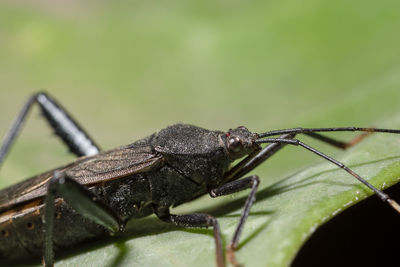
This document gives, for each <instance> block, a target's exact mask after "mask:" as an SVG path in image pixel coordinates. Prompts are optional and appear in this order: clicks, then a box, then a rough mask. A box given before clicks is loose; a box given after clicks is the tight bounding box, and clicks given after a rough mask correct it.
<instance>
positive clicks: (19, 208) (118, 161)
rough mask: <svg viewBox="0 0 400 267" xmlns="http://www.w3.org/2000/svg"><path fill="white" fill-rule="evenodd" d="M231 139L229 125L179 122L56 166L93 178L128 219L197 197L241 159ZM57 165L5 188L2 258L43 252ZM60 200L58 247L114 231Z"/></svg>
mask: <svg viewBox="0 0 400 267" xmlns="http://www.w3.org/2000/svg"><path fill="white" fill-rule="evenodd" d="M193 136H196V138H193ZM249 137H251V136H249ZM225 139H226V135H225V133H223V132H219V131H209V130H205V129H202V128H199V127H195V126H191V125H184V124H177V125H173V126H170V127H167V128H165V129H163V130H161V131H159V132H157V133H155V134H153V135H151V136H149V137H147V138H144V139H142V140H139V141H137V142H135V143H133V144H130V145H127V146H124V147H120V148H117V149H114V150H111V151H109V152H103V153H100V154H97V155H95V156H91V157H82V158H79V159H78V160H77V161H76V162H74V163H72V164H70V165H67V166H64V167H61V168H58V169H57V170H58V171H61V172H64V173H65V174H66V175H68V176H69V177H71V178H73V179H74V180H75V181H77V182H79V183H80V184H84V185H87V186H88V187H89V188H90V190H91V191H92V192H93V193H94V194H96V195H97V196H98V197H99V198H101V199H102V200H103V202H105V203H107V204H108V205H109V206H110V207H111V209H112V210H114V212H116V213H117V215H118V216H119V217H120V218H121V219H122V220H123V222H126V221H128V220H130V219H133V218H140V217H144V216H148V215H150V214H152V213H153V212H155V211H156V210H158V211H162V210H163V209H168V208H169V207H171V206H177V205H179V204H181V203H184V202H187V201H190V200H192V199H194V198H197V197H198V196H200V195H203V194H205V193H207V192H209V190H210V189H212V188H215V187H217V186H218V185H219V184H220V183H221V177H223V175H224V173H225V172H226V171H227V170H228V168H229V165H230V163H231V162H232V161H233V160H234V158H232V157H230V156H229V155H228V153H227V151H226V148H225ZM53 173H54V170H52V171H49V172H46V173H44V174H41V175H38V176H35V177H32V178H30V179H28V180H25V181H23V182H21V183H19V184H16V185H14V186H11V187H9V188H6V189H3V190H1V191H0V233H1V236H0V237H1V242H0V257H1V258H8V259H13V258H14V259H15V258H21V257H26V256H29V255H30V254H33V255H41V254H42V250H43V238H44V237H43V223H42V219H41V218H42V216H43V210H44V207H43V206H44V204H43V197H44V195H45V194H46V192H47V185H48V181H49V180H50V179H51V178H52V176H53ZM56 203H57V204H56V214H57V216H56V218H57V220H56V221H55V231H54V237H53V241H54V245H55V248H56V249H60V248H63V247H68V246H72V245H74V244H76V243H78V242H81V241H82V240H85V239H89V238H93V237H95V236H99V235H102V234H104V233H106V232H107V231H106V229H105V228H104V227H102V226H100V225H98V224H96V223H94V222H92V221H91V220H89V219H86V218H85V217H83V216H81V215H79V214H77V213H76V212H75V211H74V210H73V209H72V208H71V207H70V206H69V205H68V204H67V203H66V202H65V201H63V200H62V199H58V200H57V202H56Z"/></svg>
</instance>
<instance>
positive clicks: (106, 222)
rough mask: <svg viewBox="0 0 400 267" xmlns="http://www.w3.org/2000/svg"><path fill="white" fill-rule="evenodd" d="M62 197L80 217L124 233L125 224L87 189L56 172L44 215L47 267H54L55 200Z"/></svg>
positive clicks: (48, 191) (111, 230)
mask: <svg viewBox="0 0 400 267" xmlns="http://www.w3.org/2000/svg"><path fill="white" fill-rule="evenodd" d="M58 197H61V198H63V199H64V201H65V202H66V203H68V204H69V205H70V206H71V207H72V208H73V209H74V210H75V211H76V212H77V213H79V214H80V215H82V216H84V217H86V218H88V219H90V220H92V221H94V222H95V223H98V224H100V225H102V226H104V227H105V228H107V229H108V230H109V231H110V232H111V233H115V232H118V231H122V230H123V228H124V226H125V225H124V224H123V223H122V222H121V220H120V219H119V217H118V216H117V215H116V214H115V213H114V212H113V211H112V210H111V208H109V207H108V206H107V205H105V204H104V203H103V202H101V201H100V199H99V198H98V197H97V196H96V195H95V194H93V193H92V192H90V191H89V190H88V189H87V188H86V187H84V186H82V185H81V184H79V183H77V182H76V181H74V180H73V179H71V178H69V177H67V176H65V174H64V173H60V172H55V173H54V176H53V178H52V179H51V180H50V182H49V187H48V189H47V195H46V199H45V215H44V229H45V232H44V234H45V238H44V240H45V241H44V255H43V262H44V265H45V266H53V263H54V252H53V235H54V233H53V229H54V218H55V214H54V213H55V199H56V198H58Z"/></svg>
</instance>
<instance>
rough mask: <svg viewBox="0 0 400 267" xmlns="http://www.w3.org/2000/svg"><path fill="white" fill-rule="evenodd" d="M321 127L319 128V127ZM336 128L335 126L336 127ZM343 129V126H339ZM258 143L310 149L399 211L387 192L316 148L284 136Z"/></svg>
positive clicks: (257, 141) (264, 139) (263, 139)
mask: <svg viewBox="0 0 400 267" xmlns="http://www.w3.org/2000/svg"><path fill="white" fill-rule="evenodd" d="M320 129H321V128H320ZM328 129H333V128H328ZM336 129H337V128H336ZM341 129H343V128H341ZM363 129H367V128H363ZM380 130H387V129H380ZM391 131H395V130H391ZM396 131H397V132H398V133H400V131H398V130H396ZM255 142H256V143H258V144H262V143H277V144H289V145H294V146H300V147H303V148H305V149H307V150H309V151H311V152H312V153H314V154H316V155H318V156H320V157H322V158H324V159H326V160H328V161H330V162H332V163H333V164H335V165H336V166H338V167H339V168H341V169H343V170H345V171H346V172H348V173H349V174H350V175H352V176H353V177H354V178H356V179H357V180H359V181H360V182H361V183H363V184H364V185H365V186H367V187H368V188H369V189H371V190H372V191H374V193H375V194H376V195H377V196H378V197H379V198H380V199H381V200H382V201H384V202H387V203H388V204H389V205H391V206H392V207H393V208H394V209H395V210H396V211H397V212H398V213H400V205H399V204H398V203H397V202H396V201H394V200H393V199H391V198H389V196H388V195H387V194H385V193H384V192H382V191H381V190H379V189H377V188H376V187H374V186H373V185H372V184H370V183H369V182H367V181H366V180H365V179H363V178H362V177H361V176H360V175H358V174H357V173H355V172H354V171H353V170H352V169H350V168H349V167H347V166H346V165H344V164H343V163H341V162H340V161H338V160H336V159H334V158H332V157H330V156H328V155H326V154H324V153H322V152H320V151H318V150H317V149H315V148H313V147H311V146H309V145H307V144H305V143H303V142H301V141H300V140H298V139H285V138H261V139H258V140H256V141H255Z"/></svg>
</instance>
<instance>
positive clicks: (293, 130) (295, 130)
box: [258, 127, 400, 138]
mask: <svg viewBox="0 0 400 267" xmlns="http://www.w3.org/2000/svg"><path fill="white" fill-rule="evenodd" d="M316 132H369V133H373V132H379V133H396V134H400V130H397V129H382V128H373V127H335V128H291V129H282V130H274V131H269V132H265V133H261V134H258V136H259V137H260V138H261V137H269V136H275V135H281V134H288V133H294V134H308V133H316Z"/></svg>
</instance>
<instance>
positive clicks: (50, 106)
mask: <svg viewBox="0 0 400 267" xmlns="http://www.w3.org/2000/svg"><path fill="white" fill-rule="evenodd" d="M34 103H37V104H38V105H39V107H40V109H41V111H42V113H43V115H44V117H45V118H46V120H47V122H48V123H49V124H50V126H51V127H52V128H53V129H54V131H55V133H56V134H57V135H58V136H59V137H60V138H61V139H62V140H63V141H64V143H65V144H67V146H68V147H69V149H70V151H71V152H72V153H74V154H75V155H77V156H89V155H94V154H97V153H98V152H99V151H100V148H99V146H97V145H96V143H95V142H94V141H93V139H92V138H91V137H90V136H89V135H88V134H87V133H86V132H85V131H84V130H83V129H82V127H80V126H79V124H78V123H77V122H76V121H75V120H74V119H73V118H72V117H71V116H70V115H69V114H68V113H67V111H65V109H64V108H62V107H61V106H60V105H59V104H58V103H57V102H56V101H55V100H54V99H52V98H51V97H50V96H49V95H48V94H46V93H37V94H34V95H32V96H31V97H30V98H29V99H28V101H27V102H26V103H25V104H24V106H23V107H22V109H21V111H20V113H19V114H18V116H17V118H16V119H15V120H14V122H13V124H12V125H11V128H10V129H9V130H8V132H7V133H6V135H5V136H4V139H3V143H2V146H1V148H0V165H1V163H2V162H3V161H4V158H5V156H6V154H7V152H8V151H9V150H10V147H11V145H12V144H13V142H14V141H15V139H16V137H17V135H18V133H19V132H20V130H21V128H22V125H23V124H24V122H25V120H26V117H27V115H28V113H29V110H30V109H31V107H32V106H33V104H34Z"/></svg>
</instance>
